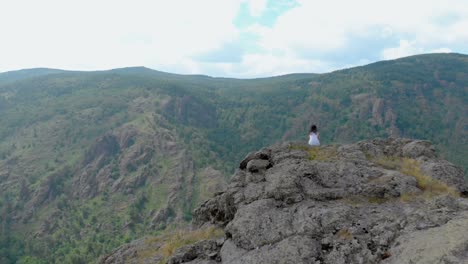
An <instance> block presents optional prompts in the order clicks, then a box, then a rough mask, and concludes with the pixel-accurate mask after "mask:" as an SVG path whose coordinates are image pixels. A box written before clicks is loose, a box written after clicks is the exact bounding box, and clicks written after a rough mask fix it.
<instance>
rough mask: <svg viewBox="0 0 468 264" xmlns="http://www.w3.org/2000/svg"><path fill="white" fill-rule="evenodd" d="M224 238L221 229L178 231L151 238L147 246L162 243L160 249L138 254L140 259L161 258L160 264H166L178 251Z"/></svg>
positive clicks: (151, 249) (147, 241)
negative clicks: (203, 241) (205, 241)
mask: <svg viewBox="0 0 468 264" xmlns="http://www.w3.org/2000/svg"><path fill="white" fill-rule="evenodd" d="M222 236H224V231H223V230H222V229H219V228H215V227H209V228H206V229H198V230H194V231H178V232H175V233H171V234H166V235H163V236H161V237H159V236H158V237H151V238H148V239H146V240H145V243H146V244H154V243H161V245H160V246H159V247H156V248H153V247H151V248H149V249H146V250H142V251H139V252H138V259H139V260H143V259H148V258H151V257H154V256H161V257H162V260H161V261H160V262H159V263H160V264H162V263H166V262H167V260H168V259H169V257H170V256H172V255H173V254H174V253H175V252H176V250H177V249H179V248H181V247H183V246H186V245H191V244H194V243H196V242H198V241H202V240H207V239H215V238H220V237H222Z"/></svg>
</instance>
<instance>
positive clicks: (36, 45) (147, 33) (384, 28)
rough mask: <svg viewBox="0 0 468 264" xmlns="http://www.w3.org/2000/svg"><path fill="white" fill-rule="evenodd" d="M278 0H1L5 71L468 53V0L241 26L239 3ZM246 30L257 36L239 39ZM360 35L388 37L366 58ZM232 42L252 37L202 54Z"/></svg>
mask: <svg viewBox="0 0 468 264" xmlns="http://www.w3.org/2000/svg"><path fill="white" fill-rule="evenodd" d="M272 1H273V0H270V1H268V0H223V1H219V0H199V1H184V0H171V1H166V0H164V1H163V0H134V1H128V0H113V1H112V0H99V1H92V0H81V1H63V0H42V1H34V0H1V1H0V34H1V41H0V71H6V70H13V69H19V68H30V67H54V68H62V69H77V70H79V69H81V70H96V69H108V68H116V67H125V66H135V65H144V66H147V67H151V68H155V69H158V70H166V71H173V72H177V73H203V74H212V73H214V74H216V75H218V76H219V75H229V76H237V77H254V76H255V75H258V76H266V75H275V74H283V73H287V72H307V71H311V72H323V71H324V70H330V69H336V68H333V67H345V66H347V65H355V64H357V63H360V62H367V61H373V60H376V59H390V58H398V57H401V56H406V55H412V54H417V53H420V52H433V51H455V52H468V50H467V49H468V48H466V43H468V30H466V29H467V28H468V5H467V4H466V1H464V0H445V1H439V0H425V1H423V0H412V1H407V0H393V1H375V0H354V1H341V0H328V1H321V0H297V2H298V4H297V5H289V6H288V8H287V10H286V9H285V10H286V11H284V12H283V13H282V14H281V15H279V17H277V19H276V20H274V21H273V22H272V25H271V26H261V25H260V24H256V25H252V26H250V27H248V28H247V29H245V28H244V29H238V28H236V27H235V26H234V22H233V21H234V20H235V18H238V11H239V10H240V7H241V5H242V4H247V6H248V8H249V12H250V13H251V15H252V16H254V17H259V16H262V15H264V14H268V13H267V12H271V9H272V6H271V5H270V6H269V4H271V3H272ZM275 1H276V0H275ZM269 2H270V3H269ZM277 11H278V10H276V11H275V12H277ZM246 33H247V34H246ZM246 35H249V36H250V35H254V36H256V39H255V40H250V41H245V39H244V40H242V41H244V42H242V41H239V39H242V38H245V36H246ZM357 38H361V39H364V40H365V41H367V40H369V41H373V40H375V42H376V43H377V42H379V43H381V44H378V45H380V46H377V47H373V48H374V49H376V51H374V53H375V54H376V55H375V56H377V57H375V56H374V57H366V55H365V54H366V52H367V49H368V47H367V43H358V42H357V40H356V39H357ZM236 41H239V42H236ZM253 42H255V43H253ZM235 43H239V44H238V45H243V44H242V43H248V44H247V45H249V47H242V49H238V50H242V51H244V50H247V51H244V52H245V53H244V54H243V59H242V60H241V61H240V62H237V63H219V62H216V60H213V61H212V62H207V61H201V60H200V61H199V60H198V59H197V58H200V56H199V55H203V54H207V53H209V52H212V51H215V50H223V49H222V47H223V46H224V45H226V44H229V45H235ZM252 43H253V44H252ZM361 45H362V47H361ZM376 45H377V44H376ZM356 46H357V48H356ZM369 46H370V43H369ZM460 47H462V48H463V47H465V48H464V50H460ZM348 50H352V51H353V52H356V50H358V51H360V52H361V53H362V54H363V55H358V56H355V57H357V58H353V61H350V60H348V61H344V59H342V60H341V58H340V57H339V55H337V54H346V52H347V51H348ZM379 56H380V57H379ZM340 60H341V61H340Z"/></svg>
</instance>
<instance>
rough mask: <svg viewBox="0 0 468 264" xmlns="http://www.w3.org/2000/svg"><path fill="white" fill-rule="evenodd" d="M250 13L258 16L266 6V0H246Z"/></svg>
mask: <svg viewBox="0 0 468 264" xmlns="http://www.w3.org/2000/svg"><path fill="white" fill-rule="evenodd" d="M246 1H247V4H248V7H249V12H250V15H252V16H255V17H258V16H261V15H262V14H263V12H264V11H265V9H266V8H267V4H268V0H246Z"/></svg>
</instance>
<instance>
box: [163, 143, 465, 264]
mask: <svg viewBox="0 0 468 264" xmlns="http://www.w3.org/2000/svg"><path fill="white" fill-rule="evenodd" d="M467 194H468V188H467V185H466V183H465V181H464V175H463V171H462V170H461V169H460V168H458V167H456V166H454V165H452V164H451V163H449V162H447V161H444V160H440V159H439V158H438V157H437V155H436V153H435V151H434V148H433V147H432V145H431V144H430V143H429V142H427V141H420V140H409V139H393V138H390V139H375V140H370V141H362V142H358V143H356V144H349V145H340V146H324V147H319V148H310V147H308V146H306V145H302V144H295V143H282V144H278V145H274V146H272V147H269V148H265V149H262V150H260V151H258V152H256V153H251V154H249V155H248V156H247V157H246V158H245V159H244V160H243V161H242V162H241V163H240V167H239V169H238V170H237V171H236V173H235V174H234V176H233V178H232V180H231V183H230V184H229V186H228V187H227V189H226V190H225V191H223V192H220V193H217V194H216V195H215V197H214V198H212V199H210V200H208V201H206V202H205V203H203V204H202V205H201V206H200V207H199V208H197V209H196V210H195V212H194V220H193V225H194V226H195V227H202V226H209V225H217V226H220V227H222V228H224V232H225V234H226V236H225V239H224V241H223V242H222V243H220V242H219V241H217V242H216V243H215V242H214V241H211V242H210V241H209V240H208V241H207V240H204V241H201V242H199V243H198V244H194V245H192V246H189V247H184V248H181V249H179V251H177V252H176V255H175V256H174V257H173V258H172V259H170V260H169V262H168V263H197V264H198V263H230V264H235V263H239V264H240V263H243V264H246V263H333V264H340V263H343V264H345V263H468V255H467V252H468V199H466V195H467ZM207 245H208V246H207ZM204 248H206V249H207V252H203V249H204Z"/></svg>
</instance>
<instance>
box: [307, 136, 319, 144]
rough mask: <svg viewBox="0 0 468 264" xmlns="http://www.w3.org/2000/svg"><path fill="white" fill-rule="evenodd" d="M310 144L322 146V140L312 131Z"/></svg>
mask: <svg viewBox="0 0 468 264" xmlns="http://www.w3.org/2000/svg"><path fill="white" fill-rule="evenodd" d="M309 145H311V146H320V140H319V139H318V136H317V134H315V133H310V134H309Z"/></svg>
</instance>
